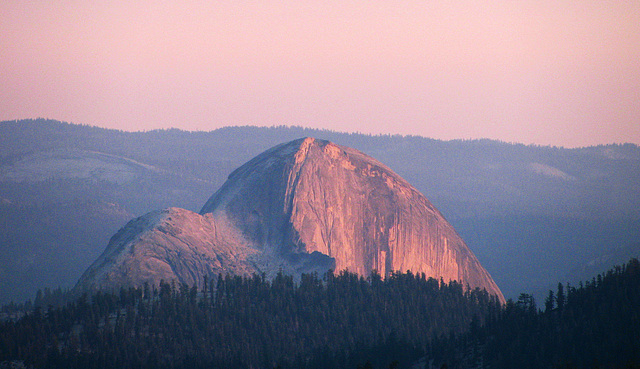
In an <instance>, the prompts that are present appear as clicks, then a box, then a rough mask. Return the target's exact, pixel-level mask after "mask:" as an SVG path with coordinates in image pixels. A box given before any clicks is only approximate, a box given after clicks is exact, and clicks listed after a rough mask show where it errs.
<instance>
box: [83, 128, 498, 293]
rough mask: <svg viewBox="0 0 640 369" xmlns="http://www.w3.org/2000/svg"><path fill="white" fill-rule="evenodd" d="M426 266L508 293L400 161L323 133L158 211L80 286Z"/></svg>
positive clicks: (138, 223) (125, 234)
mask: <svg viewBox="0 0 640 369" xmlns="http://www.w3.org/2000/svg"><path fill="white" fill-rule="evenodd" d="M328 269H335V270H338V271H340V270H345V269H346V270H349V271H350V272H355V273H358V274H361V275H368V274H369V273H370V272H371V271H372V270H377V271H378V272H379V273H380V274H382V275H386V274H389V273H391V272H392V271H402V272H404V271H411V272H413V273H425V274H426V275H427V276H429V277H434V278H442V279H444V280H445V281H449V280H457V281H458V282H461V283H463V284H465V285H467V284H468V285H469V286H470V287H471V288H476V287H478V288H481V289H486V290H487V291H488V292H489V293H490V294H494V295H496V296H498V298H499V299H500V300H501V301H504V297H503V296H502V293H501V292H500V289H499V288H498V286H497V285H496V284H495V282H494V281H493V280H492V278H491V276H490V275H489V274H488V273H487V271H486V270H485V269H484V268H483V267H482V266H481V265H480V263H479V262H478V260H477V259H476V257H475V256H474V255H473V253H472V252H471V250H469V248H468V247H467V245H466V244H465V243H464V241H463V240H462V239H461V238H460V236H459V235H458V234H457V233H456V231H455V230H454V229H453V227H452V226H451V225H450V224H449V223H448V222H447V221H446V220H445V219H444V217H443V216H442V214H440V212H439V211H438V210H437V209H436V208H435V207H434V206H433V205H432V204H431V203H430V202H429V200H427V198H426V197H425V196H424V195H422V194H421V193H420V192H419V191H417V190H416V189H415V188H414V187H413V186H411V185H410V184H409V183H407V182H406V181H405V180H404V179H402V178H401V177H400V176H398V175H397V174H395V173H394V172H393V171H392V170H391V169H389V168H387V167H386V166H385V165H384V164H382V163H380V162H378V161H377V160H375V159H373V158H371V157H369V156H367V155H365V154H363V153H361V152H359V151H357V150H354V149H351V148H348V147H343V146H339V145H335V144H333V143H331V142H328V141H323V140H317V139H313V138H305V139H299V140H296V141H292V142H289V143H286V144H282V145H279V146H276V147H274V148H272V149H270V150H267V151H266V152H264V153H262V154H260V155H258V156H257V157H255V158H253V159H252V160H250V161H249V162H247V163H246V164H244V165H243V166H241V167H239V168H238V169H237V170H235V171H234V172H233V173H232V174H231V175H230V176H229V179H228V180H227V182H226V183H225V184H224V185H223V186H222V187H221V188H220V189H219V190H218V191H217V192H216V193H215V194H214V195H213V196H212V197H211V198H210V199H209V200H208V201H207V203H206V204H205V205H204V207H203V208H202V210H201V211H200V214H197V213H194V212H191V211H187V210H183V209H177V208H170V209H165V210H161V211H156V212H152V213H149V214H147V215H145V216H143V217H140V218H138V219H135V220H133V221H131V222H129V224H127V225H126V226H125V227H124V228H123V229H121V230H120V231H119V232H118V233H117V234H116V235H115V236H113V238H112V239H111V241H110V242H109V245H108V246H107V249H106V250H105V252H104V254H103V255H102V256H101V257H100V258H99V259H98V260H97V261H96V262H95V263H94V264H93V265H92V266H91V267H90V268H89V269H88V270H87V271H86V272H85V273H84V275H83V276H82V277H81V279H80V281H79V282H78V286H77V287H76V288H78V289H83V290H91V289H98V288H114V287H116V286H120V285H125V286H127V285H128V286H140V285H142V284H144V283H145V282H148V283H150V284H158V282H159V281H160V280H161V279H164V280H167V281H168V280H177V281H178V282H182V283H187V284H190V285H194V284H195V285H201V284H202V281H203V280H204V278H205V276H209V277H211V276H214V275H217V274H219V273H223V274H225V273H234V274H245V275H246V274H252V273H265V274H267V275H268V276H271V275H274V274H275V273H276V272H277V271H279V270H282V271H283V272H285V273H289V274H299V273H303V272H307V273H308V272H313V271H317V272H323V271H326V270H328Z"/></svg>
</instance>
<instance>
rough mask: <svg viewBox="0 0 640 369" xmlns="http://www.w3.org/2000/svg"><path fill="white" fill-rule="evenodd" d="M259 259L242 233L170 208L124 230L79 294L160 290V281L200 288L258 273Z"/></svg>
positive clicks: (82, 280) (91, 269) (90, 272)
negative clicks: (218, 278) (229, 276)
mask: <svg viewBox="0 0 640 369" xmlns="http://www.w3.org/2000/svg"><path fill="white" fill-rule="evenodd" d="M256 253H257V251H256V250H255V249H253V248H251V247H249V246H248V245H247V243H246V241H245V239H244V237H242V236H241V235H239V234H238V232H236V231H235V230H234V229H233V228H231V229H228V228H225V227H224V226H221V225H220V224H216V223H214V222H213V221H212V218H211V216H209V215H205V216H202V215H200V214H198V213H194V212H192V211H188V210H184V209H179V208H169V209H164V210H160V211H154V212H151V213H148V214H146V215H144V216H142V217H139V218H137V219H134V220H132V221H130V222H129V223H128V224H127V225H126V226H124V227H123V228H122V229H120V231H118V233H116V234H115V235H114V236H113V237H112V238H111V240H110V241H109V245H108V246H107V249H106V250H105V251H104V253H103V254H102V255H101V256H100V257H99V258H98V260H96V261H95V262H94V263H93V265H91V267H89V269H87V271H86V272H85V273H84V274H83V275H82V277H80V280H79V281H78V284H77V286H76V289H80V290H96V289H110V288H117V287H119V286H134V287H139V286H142V285H144V284H145V283H149V284H150V285H158V284H159V282H160V281H161V280H165V281H166V282H169V281H172V280H176V281H178V282H181V283H186V284H189V285H200V284H202V282H203V280H204V277H205V276H207V277H211V276H212V275H217V274H218V273H223V274H226V273H236V274H251V273H254V272H257V271H258V269H257V268H256V266H255V265H254V262H253V258H252V257H253V256H254V255H255V254H256Z"/></svg>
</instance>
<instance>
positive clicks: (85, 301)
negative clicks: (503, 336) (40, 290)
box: [0, 273, 500, 369]
mask: <svg viewBox="0 0 640 369" xmlns="http://www.w3.org/2000/svg"><path fill="white" fill-rule="evenodd" d="M499 309H500V305H499V302H498V301H497V299H496V298H495V297H491V296H489V295H488V294H487V293H486V291H479V290H474V291H468V290H465V288H464V287H463V286H461V285H459V284H457V283H455V282H452V283H448V284H447V283H444V282H443V281H437V280H435V279H426V278H425V277H424V275H421V276H418V275H413V274H394V275H392V276H391V277H390V278H387V279H385V280H383V279H381V277H380V276H379V275H375V274H374V275H372V276H371V277H370V278H368V279H366V280H365V279H364V278H362V277H358V276H357V275H355V274H350V273H341V274H339V275H337V276H334V275H333V274H331V273H328V274H327V275H325V277H324V278H323V279H319V278H318V277H317V276H315V275H304V276H303V277H302V279H301V280H300V282H299V283H294V280H293V278H291V277H288V276H285V275H282V274H280V275H278V276H277V277H276V278H275V279H274V280H273V281H271V282H270V281H268V280H265V279H264V277H260V276H254V277H253V278H246V277H245V278H242V277H233V276H226V277H222V276H220V277H219V278H218V279H217V280H215V281H212V283H210V284H209V285H208V286H207V287H205V288H203V289H202V290H201V291H198V290H196V289H195V288H189V286H186V285H181V286H175V285H174V284H168V283H163V284H161V285H160V286H159V288H141V289H126V290H125V289H122V290H120V291H119V292H118V293H99V294H97V295H94V296H86V295H84V296H83V297H82V298H80V299H79V300H77V301H75V302H73V303H70V304H68V305H66V306H64V307H60V308H53V307H49V308H46V307H42V308H38V309H36V310H35V311H34V312H33V313H30V314H29V315H27V316H26V317H23V318H22V319H20V320H18V321H17V322H4V323H2V325H1V326H0V362H1V361H3V360H7V361H11V360H17V361H22V362H24V363H25V364H26V365H34V366H35V367H36V368H45V367H46V368H211V367H215V368H275V367H280V368H327V367H330V368H354V369H355V368H356V367H357V366H362V365H365V364H366V363H367V362H370V363H372V364H375V365H376V367H383V366H384V367H386V366H387V365H389V364H390V363H393V362H395V361H397V362H398V364H402V365H403V366H407V365H409V364H411V363H412V362H413V361H414V360H416V358H419V357H420V356H421V355H423V354H424V352H425V349H426V347H427V345H428V343H429V342H430V340H431V338H433V337H437V336H439V335H442V334H452V333H458V334H460V333H462V332H464V331H465V330H466V329H467V327H468V326H469V324H470V322H471V321H472V318H473V317H480V320H479V321H480V322H482V321H483V319H484V317H490V316H497V314H498V311H499Z"/></svg>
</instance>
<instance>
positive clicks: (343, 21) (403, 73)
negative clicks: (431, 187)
mask: <svg viewBox="0 0 640 369" xmlns="http://www.w3.org/2000/svg"><path fill="white" fill-rule="evenodd" d="M35 117H46V118H53V119H59V120H63V121H69V122H74V123H83V124H90V125H97V126H102V127H111V128H118V129H126V130H149V129H155V128H168V127H179V128H183V129H188V130H212V129H215V128H218V127H222V126H229V125H261V126H272V125H300V126H306V127H317V128H327V129H332V130H339V131H349V132H354V131H357V132H366V133H374V134H376V133H400V134H416V135H422V136H427V137H433V138H440V139H452V138H480V137H486V138H494V139H500V140H504V141H514V142H522V143H537V144H544V145H560V146H569V147H574V146H585V145H592V144H599V143H612V142H633V143H637V144H640V1H637V0H632V1H602V0H597V1H584V0H581V1H558V0H554V1H546V0H534V1H516V0H508V1H507V0H505V1H430V0H421V1H392V0H368V1H365V0H361V1H351V0H340V1H304V0H291V1H289V0H279V1H243V0H233V1H219V0H218V1H216V0H212V1H189V0H186V1H184V0H183V1H162V0H154V1H126V2H117V1H91V0H78V1H71V0H3V1H2V2H0V120H8V119H21V118H35Z"/></svg>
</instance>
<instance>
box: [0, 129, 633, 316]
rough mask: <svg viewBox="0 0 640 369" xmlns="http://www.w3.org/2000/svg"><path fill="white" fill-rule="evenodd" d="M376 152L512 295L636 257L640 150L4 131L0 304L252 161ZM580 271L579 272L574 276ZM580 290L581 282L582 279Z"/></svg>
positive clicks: (315, 133)
mask: <svg viewBox="0 0 640 369" xmlns="http://www.w3.org/2000/svg"><path fill="white" fill-rule="evenodd" d="M307 136H311V137H317V138H320V139H328V140H331V141H333V142H335V143H337V144H340V145H345V146H350V147H353V148H355V149H358V150H360V151H362V152H364V153H365V154H368V155H370V156H373V157H375V158H377V159H378V160H380V161H381V162H382V163H384V164H386V165H387V166H388V167H390V168H391V169H392V170H394V171H395V172H396V173H398V174H399V175H400V176H402V177H403V178H405V179H406V180H407V181H408V182H409V183H411V184H413V185H414V186H415V187H416V188H417V189H418V190H419V191H420V192H422V193H423V194H424V195H425V196H426V197H427V198H428V199H429V200H431V202H432V203H433V204H434V205H435V206H436V207H437V208H438V209H439V210H440V211H441V212H442V214H443V215H444V217H445V218H446V219H447V220H448V221H449V222H450V223H451V224H452V225H453V226H454V228H456V230H458V232H459V233H460V235H461V236H462V238H463V239H464V240H465V242H466V243H467V245H469V247H470V248H471V250H472V251H473V252H474V253H475V254H476V256H477V257H478V259H479V261H480V263H481V264H482V265H483V266H484V267H485V268H486V269H487V270H488V271H489V273H490V274H491V275H492V276H493V278H494V280H495V281H496V283H497V284H498V286H499V287H500V288H501V289H502V291H503V293H504V295H505V296H506V297H507V298H508V297H515V296H517V294H518V293H520V292H533V293H535V294H538V295H540V296H541V295H542V294H543V293H544V291H545V290H546V289H548V288H553V283H557V281H558V280H567V281H573V280H574V279H575V278H582V275H578V274H580V273H579V271H580V270H583V269H584V268H585V267H587V266H591V267H593V268H598V266H597V265H601V268H600V271H604V270H606V269H608V268H609V267H610V266H611V265H613V264H615V263H622V262H624V261H626V260H628V259H629V258H630V257H633V256H639V255H640V250H639V249H640V246H639V245H640V244H638V239H639V236H640V148H639V147H638V146H636V145H631V144H625V145H607V146H597V147H587V148H580V149H564V148H556V147H539V146H525V145H520V144H509V143H503V142H497V141H490V140H473V141H439V140H433V139H428V138H422V137H413V136H367V135H361V134H344V133H337V132H331V131H319V130H311V129H304V128H298V127H274V128H257V127H229V128H222V129H218V130H215V131H211V132H185V131H180V130H160V131H150V132H134V133H131V132H121V131H115V130H107V129H102V128H96V127H90V126H82V125H74V124H68V123H63V122H58V121H52V120H43V119H38V120H21V121H8V122H2V123H0V247H1V248H2V253H1V255H0V303H5V302H8V301H10V300H18V301H19V300H24V299H27V298H33V296H35V292H36V291H37V289H39V288H44V287H50V288H51V287H56V286H63V287H71V286H72V285H73V284H74V283H75V282H76V281H77V280H78V278H79V277H80V274H81V273H82V271H83V270H85V269H86V268H87V267H88V266H89V265H90V264H91V262H92V261H93V260H95V259H96V258H97V257H98V256H99V255H100V253H101V252H102V251H103V250H104V248H105V246H106V245H107V243H108V241H109V237H110V236H111V235H112V234H114V233H115V232H116V231H117V230H118V229H119V228H120V227H122V226H123V225H124V224H125V223H126V222H127V221H128V220H130V219H132V218H134V217H137V216H140V215H142V214H144V213H147V212H149V211H152V210H156V209H162V208H167V207H180V208H184V209H188V210H192V211H198V210H199V208H200V206H201V205H202V204H203V203H204V202H205V201H206V200H207V198H208V197H209V196H210V195H211V193H213V192H214V191H215V190H217V189H218V188H219V187H220V186H221V185H222V184H223V183H224V181H225V180H226V178H227V176H228V175H229V174H230V173H231V172H232V171H233V170H234V169H236V168H237V167H239V166H240V165H241V164H242V163H244V162H246V161H247V160H249V159H250V158H251V157H253V156H255V155H257V154H259V153H260V152H263V151H264V150H266V149H267V148H269V147H272V146H275V145H277V144H279V143H282V142H286V141H290V140H294V139H297V138H300V137H307ZM571 270H575V273H574V274H575V275H574V276H571V275H567V272H568V271H571ZM575 280H576V281H577V279H575Z"/></svg>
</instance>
